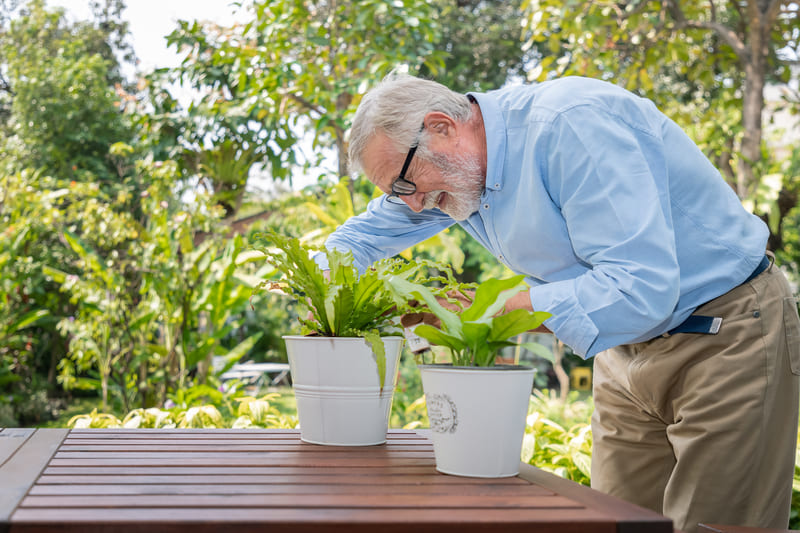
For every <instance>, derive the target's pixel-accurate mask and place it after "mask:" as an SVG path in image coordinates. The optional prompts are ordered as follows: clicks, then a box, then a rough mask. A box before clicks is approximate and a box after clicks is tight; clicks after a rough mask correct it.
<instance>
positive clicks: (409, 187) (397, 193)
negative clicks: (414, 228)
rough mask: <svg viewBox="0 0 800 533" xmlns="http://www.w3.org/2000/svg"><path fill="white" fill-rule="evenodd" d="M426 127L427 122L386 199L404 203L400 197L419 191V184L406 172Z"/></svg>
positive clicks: (418, 134) (415, 140)
mask: <svg viewBox="0 0 800 533" xmlns="http://www.w3.org/2000/svg"><path fill="white" fill-rule="evenodd" d="M424 129H425V124H423V125H422V127H421V128H420V129H419V133H417V138H416V139H414V142H413V143H412V145H411V149H409V150H408V155H407V156H406V160H405V162H404V163H403V168H402V169H401V170H400V174H399V175H398V176H397V178H395V180H394V181H393V182H392V192H391V194H389V196H387V197H386V200H387V201H389V202H392V203H393V204H404V203H405V202H403V200H401V199H400V197H401V196H411V195H412V194H414V193H415V192H417V186H416V185H415V184H414V183H413V182H411V181H408V180H407V179H406V172H407V171H408V167H409V165H411V160H412V159H414V154H415V153H416V152H417V146H419V141H420V138H421V137H422V130H424Z"/></svg>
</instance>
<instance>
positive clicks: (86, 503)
mask: <svg viewBox="0 0 800 533" xmlns="http://www.w3.org/2000/svg"><path fill="white" fill-rule="evenodd" d="M354 496H355V497H354ZM34 507H37V508H47V507H51V508H59V509H63V508H71V507H80V508H83V509H92V508H98V507H108V508H117V509H119V508H127V509H135V508H145V509H155V508H160V507H166V508H169V509H183V508H187V507H188V508H194V507H228V508H231V509H240V508H273V507H274V508H292V509H308V508H312V509H324V508H334V509H347V508H350V509H394V508H405V509H426V508H435V509H463V508H465V507H467V508H469V509H491V510H493V511H496V510H506V509H585V506H583V505H581V504H579V503H576V502H575V501H574V500H570V499H569V498H565V497H563V496H531V495H525V494H517V495H509V494H501V495H499V496H498V495H487V494H447V493H442V492H437V493H432V494H431V493H429V494H418V493H410V494H401V493H395V494H392V497H391V498H387V497H386V494H364V493H363V492H362V493H358V494H342V493H339V492H325V493H313V494H296V493H294V492H285V493H283V494H236V495H231V494H127V495H110V496H108V495H95V496H92V497H91V498H87V497H85V496H64V495H60V496H31V495H28V496H26V497H25V499H24V500H23V501H22V503H21V504H20V506H19V509H28V508H34Z"/></svg>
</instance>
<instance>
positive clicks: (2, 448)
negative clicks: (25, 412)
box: [0, 428, 35, 466]
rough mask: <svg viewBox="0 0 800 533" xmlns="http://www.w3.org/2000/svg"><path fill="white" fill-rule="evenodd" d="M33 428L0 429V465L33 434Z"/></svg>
mask: <svg viewBox="0 0 800 533" xmlns="http://www.w3.org/2000/svg"><path fill="white" fill-rule="evenodd" d="M34 431H35V430H33V429H21V428H20V429H17V428H10V429H9V428H5V429H0V466H2V465H3V463H5V462H6V461H8V459H9V457H11V456H12V455H14V452H16V451H17V449H18V448H19V447H20V446H22V445H23V444H24V443H25V441H26V440H28V438H29V437H30V436H31V435H33V432H34Z"/></svg>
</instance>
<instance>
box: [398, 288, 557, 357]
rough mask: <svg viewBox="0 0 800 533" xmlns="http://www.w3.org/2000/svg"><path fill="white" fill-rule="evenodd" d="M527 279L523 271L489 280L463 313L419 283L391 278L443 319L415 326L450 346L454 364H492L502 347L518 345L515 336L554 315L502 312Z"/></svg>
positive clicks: (423, 334)
mask: <svg viewBox="0 0 800 533" xmlns="http://www.w3.org/2000/svg"><path fill="white" fill-rule="evenodd" d="M523 280H524V276H522V275H519V276H514V277H511V278H507V279H502V280H498V279H490V280H488V281H485V282H484V283H482V284H481V285H480V286H479V287H478V289H477V291H475V297H474V300H473V301H472V303H471V304H470V306H469V307H467V308H466V309H463V310H462V311H461V312H460V313H457V312H454V311H451V310H449V309H447V308H445V307H444V306H443V305H442V304H441V303H439V301H438V299H437V296H436V294H434V293H433V292H432V291H431V290H430V289H428V288H427V287H424V286H422V285H420V284H418V283H413V282H411V281H409V280H407V279H402V278H399V277H396V276H395V277H392V278H391V279H390V282H391V284H392V286H393V287H395V288H396V289H397V290H398V291H399V292H400V294H403V295H404V296H406V297H408V298H419V299H421V300H423V301H424V302H425V304H426V305H427V306H428V308H429V309H430V311H431V312H432V313H433V314H434V315H435V316H436V317H437V318H438V319H439V320H440V322H441V326H440V327H434V326H431V325H428V324H420V325H419V326H417V327H416V328H415V330H414V332H415V333H416V334H417V335H419V336H420V337H423V338H425V339H427V340H429V341H430V342H432V343H433V344H436V345H439V346H445V347H447V348H449V349H450V353H451V357H452V361H453V364H454V365H458V366H491V365H494V362H495V359H496V356H497V354H498V351H499V350H500V349H501V348H504V347H506V346H515V345H516V343H514V342H512V341H510V340H509V339H510V338H511V337H515V336H517V335H519V334H521V333H524V332H526V331H528V330H531V329H535V328H537V327H539V326H540V325H541V324H542V322H544V321H545V320H546V319H547V318H548V317H549V316H550V313H545V312H541V311H537V312H531V311H526V310H524V309H515V310H513V311H511V312H509V313H504V314H500V315H498V313H500V312H501V311H502V310H503V309H504V307H505V303H506V301H508V299H509V298H511V297H512V296H514V295H515V294H517V293H518V292H520V291H521V290H524V287H525V285H524V281H523ZM531 349H533V350H537V348H535V347H531Z"/></svg>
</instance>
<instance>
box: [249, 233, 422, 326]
mask: <svg viewBox="0 0 800 533" xmlns="http://www.w3.org/2000/svg"><path fill="white" fill-rule="evenodd" d="M268 239H269V241H270V243H271V244H272V245H274V246H275V248H268V247H260V248H259V249H260V251H261V252H262V253H263V254H264V257H265V258H266V260H267V261H268V262H269V263H270V264H271V265H272V266H273V267H274V268H275V270H276V271H277V272H279V273H280V274H281V276H282V277H281V280H280V281H264V282H262V283H261V284H260V285H259V287H258V288H259V289H261V288H265V287H266V288H269V289H270V290H272V291H282V292H284V293H286V294H288V295H290V296H292V297H294V298H296V299H298V301H300V302H301V303H303V304H305V305H306V306H307V307H308V309H309V311H310V312H311V315H312V318H311V319H305V318H302V317H301V318H300V321H301V323H302V324H303V325H304V326H305V329H304V332H303V333H304V334H309V333H314V334H317V335H323V336H326V337H352V336H363V335H364V334H365V333H366V332H369V331H374V332H378V333H383V332H394V333H396V332H397V328H396V325H395V323H394V319H395V318H397V317H399V316H401V315H403V314H404V313H405V312H407V311H409V310H410V309H411V308H410V307H409V305H408V303H407V301H406V300H405V299H404V298H402V297H400V296H399V295H398V294H397V293H396V292H394V291H392V290H391V289H390V287H389V286H388V285H387V281H386V280H387V278H389V277H390V276H391V277H398V278H401V279H417V280H418V279H420V276H421V275H422V268H421V265H418V264H416V263H413V262H412V263H409V262H405V261H401V260H397V259H384V260H381V261H378V262H376V263H375V264H373V265H372V266H371V267H370V268H369V269H367V271H366V272H364V273H359V272H358V269H357V268H356V267H355V265H354V264H353V255H352V253H350V252H347V253H344V252H340V251H338V250H328V249H324V248H319V247H316V246H311V245H304V244H302V243H301V242H300V240H299V239H295V238H290V237H285V236H282V235H280V234H278V233H275V232H270V233H269V234H268ZM315 253H324V254H325V255H326V257H327V259H328V269H329V270H328V271H326V272H323V271H322V269H321V268H320V267H319V265H318V264H317V262H316V261H315V260H314V258H313V254H315Z"/></svg>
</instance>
